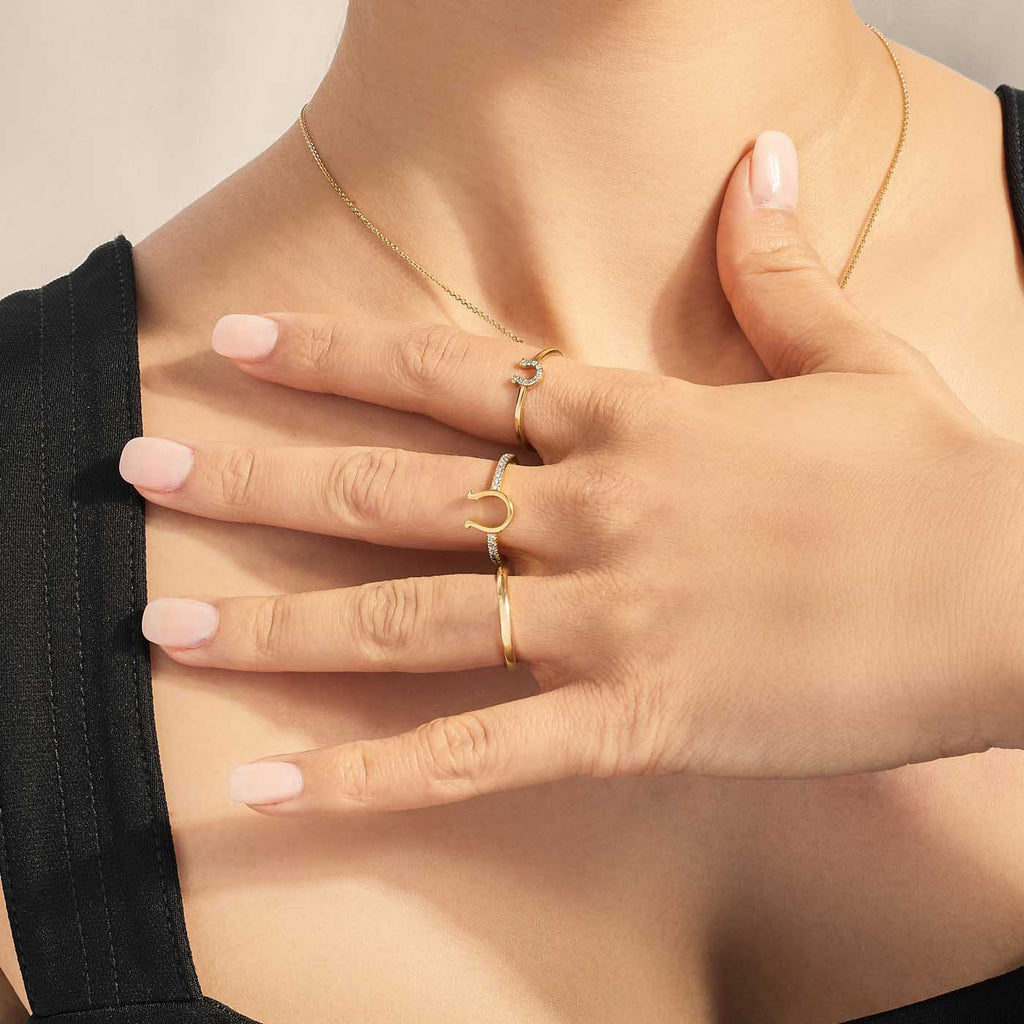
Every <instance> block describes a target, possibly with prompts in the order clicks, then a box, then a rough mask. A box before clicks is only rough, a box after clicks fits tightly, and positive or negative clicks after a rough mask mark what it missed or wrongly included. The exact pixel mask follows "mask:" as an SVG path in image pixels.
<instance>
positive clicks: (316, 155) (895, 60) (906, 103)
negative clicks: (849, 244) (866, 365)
mask: <svg viewBox="0 0 1024 1024" xmlns="http://www.w3.org/2000/svg"><path fill="white" fill-rule="evenodd" d="M867 27H868V28H869V29H870V30H871V31H872V32H874V34H875V35H876V36H878V38H879V39H880V40H881V42H882V45H883V46H884V47H885V49H886V50H887V51H888V54H889V57H890V59H891V60H892V64H893V67H894V68H895V69H896V74H897V76H898V77H899V80H900V91H901V93H902V95H903V123H902V125H901V127H900V137H899V141H898V143H897V144H896V152H895V153H894V154H893V158H892V160H891V161H890V163H889V169H888V170H887V171H886V173H885V178H884V179H883V180H882V185H881V187H880V188H879V190H878V193H877V194H876V196H875V201H874V202H873V203H872V204H871V209H870V211H869V212H868V216H867V220H866V221H865V222H864V227H863V228H862V229H861V232H860V235H859V236H858V238H857V244H856V245H855V246H854V249H853V253H852V254H851V256H850V259H849V261H848V262H847V264H846V267H845V268H844V269H843V272H842V274H841V275H840V277H839V287H840V288H845V287H846V285H847V283H848V282H849V280H850V278H851V277H852V275H853V272H854V270H855V269H856V267H857V264H858V263H859V262H860V258H861V256H862V255H863V253H864V247H865V245H866V244H867V240H868V235H870V234H871V229H872V228H873V227H874V226H875V221H876V220H877V219H878V211H879V210H880V209H881V208H882V201H883V200H884V199H885V195H886V193H887V192H888V191H889V186H890V184H891V183H892V179H893V175H894V174H895V173H896V165H897V164H898V163H899V160H900V157H901V156H902V155H903V150H904V148H905V147H906V144H907V134H908V132H909V130H910V90H909V89H908V88H907V80H906V78H905V77H904V75H903V68H902V67H901V66H900V60H899V57H897V56H896V51H895V50H893V48H892V46H891V45H890V43H889V40H888V39H886V37H885V36H884V35H883V34H882V33H881V32H880V31H879V30H878V29H877V28H875V27H874V26H873V25H868V26H867ZM299 126H300V127H301V129H302V137H303V138H304V139H305V140H306V146H307V147H308V148H309V152H310V153H311V154H312V156H313V159H314V160H315V161H316V165H317V167H319V168H320V171H321V172H322V174H323V176H324V177H325V178H326V179H327V181H328V183H329V184H330V186H331V188H332V189H334V191H335V192H337V193H338V195H339V196H340V197H341V199H342V201H343V202H344V203H345V205H346V206H347V207H348V208H349V209H350V210H351V211H352V212H353V213H354V214H355V215H356V217H358V218H359V220H360V221H361V222H362V223H363V225H364V226H365V227H366V228H367V229H368V230H369V231H370V232H371V233H372V234H374V235H375V236H376V237H377V238H378V239H379V240H380V241H381V242H383V243H384V245H386V246H387V247H388V248H389V249H391V250H392V252H394V253H396V254H397V255H398V256H400V257H401V258H402V259H403V260H405V262H406V263H408V264H409V266H411V267H412V268H413V269H414V270H417V271H419V273H421V274H422V275H423V276H424V277H426V278H428V279H429V280H431V281H433V282H434V284H436V285H437V286H438V288H440V289H441V290H442V291H443V292H445V293H446V294H448V295H450V296H451V297H452V298H453V299H455V301H456V302H459V303H461V304H462V305H463V306H465V307H466V309H468V310H469V311H470V312H471V313H474V314H475V315H476V316H478V317H480V319H481V320H484V321H486V322H487V323H488V324H490V325H491V326H492V327H493V328H494V329H495V330H497V331H500V332H501V333H502V334H504V335H505V337H506V338H511V339H512V340H513V341H517V342H519V344H520V345H521V344H523V339H522V338H520V337H519V335H518V334H516V333H515V331H513V330H511V329H510V328H508V327H506V326H505V325H504V324H503V323H501V322H500V321H498V320H496V319H495V318H494V317H493V316H491V315H490V314H489V313H486V312H484V310H482V309H481V308H480V307H479V306H477V305H475V304H474V303H472V302H470V301H469V299H467V298H465V297H464V296H462V295H460V294H459V293H458V292H457V291H455V289H454V288H450V287H449V286H448V285H446V284H445V283H444V282H443V281H441V280H439V279H438V278H436V277H435V276H434V275H433V274H432V273H430V271H429V270H427V269H426V267H424V266H423V264H421V263H420V262H418V261H417V260H415V259H413V258H412V256H410V255H409V254H408V253H407V252H406V251H405V250H404V249H403V248H402V247H401V246H400V245H399V244H398V243H397V242H395V241H394V240H392V239H391V238H389V237H388V236H387V235H386V234H384V232H383V231H381V229H380V228H379V227H377V225H376V224H374V223H373V221H371V220H370V218H369V217H367V216H366V214H365V213H363V211H362V210H360V209H359V207H358V206H357V205H356V203H355V201H354V200H353V199H352V197H351V196H350V195H349V194H348V193H347V192H346V191H345V190H344V189H343V188H342V187H341V185H339V184H338V182H337V181H336V180H335V178H334V175H333V174H331V172H330V170H329V169H328V167H327V164H325V163H324V160H323V157H322V156H320V151H319V150H318V149H317V148H316V145H315V143H314V142H313V137H312V136H311V135H310V133H309V125H308V124H307V123H306V106H305V105H304V106H303V108H302V110H300V111H299Z"/></svg>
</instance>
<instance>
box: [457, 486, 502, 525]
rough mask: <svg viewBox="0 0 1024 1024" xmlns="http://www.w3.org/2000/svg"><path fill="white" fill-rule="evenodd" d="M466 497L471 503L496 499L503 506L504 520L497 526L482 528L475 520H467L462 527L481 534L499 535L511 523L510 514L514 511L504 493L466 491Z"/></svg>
mask: <svg viewBox="0 0 1024 1024" xmlns="http://www.w3.org/2000/svg"><path fill="white" fill-rule="evenodd" d="M466 497H467V498H469V499H470V500H471V501H479V500H480V499H481V498H498V499H499V500H500V501H501V502H502V503H503V504H504V506H505V518H504V520H503V521H502V522H500V523H499V524H498V525H497V526H484V524H483V523H478V522H477V521H476V520H475V519H467V520H466V521H465V522H464V523H463V524H462V525H463V526H465V527H466V528H467V529H472V530H479V531H480V532H481V533H489V534H494V533H501V531H502V530H504V529H505V527H507V526H508V524H509V523H511V522H512V514H513V513H514V512H515V509H514V508H513V507H512V499H511V498H510V497H509V496H508V495H507V494H506V493H505V492H504V491H496V490H493V489H492V490H489V491H467V492H466Z"/></svg>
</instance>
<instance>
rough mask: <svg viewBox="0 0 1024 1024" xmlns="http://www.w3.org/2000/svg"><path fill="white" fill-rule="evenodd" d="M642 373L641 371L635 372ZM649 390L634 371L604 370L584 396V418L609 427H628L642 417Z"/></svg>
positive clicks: (606, 427)
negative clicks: (609, 371)
mask: <svg viewBox="0 0 1024 1024" xmlns="http://www.w3.org/2000/svg"><path fill="white" fill-rule="evenodd" d="M635 376H636V377H639V376H640V375H639V374H637V375H635ZM645 397H647V391H646V389H645V386H644V385H643V384H640V383H639V381H638V380H636V379H635V378H634V377H633V375H630V374H626V373H620V372H616V373H615V375H614V376H612V375H611V374H607V375H605V374H602V375H601V376H600V377H599V378H598V379H596V380H595V381H593V382H592V383H591V385H590V387H589V388H588V389H587V393H586V395H585V396H584V397H583V402H582V405H583V410H584V412H583V419H584V421H585V422H587V423H588V424H589V425H591V426H595V425H596V426H598V427H600V428H602V429H603V430H605V431H611V430H623V431H624V430H627V429H628V428H629V427H630V426H631V425H632V424H633V423H634V422H635V421H636V420H637V419H639V418H640V417H641V414H642V410H643V407H644V401H643V399H644V398H645Z"/></svg>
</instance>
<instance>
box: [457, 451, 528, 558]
mask: <svg viewBox="0 0 1024 1024" xmlns="http://www.w3.org/2000/svg"><path fill="white" fill-rule="evenodd" d="M515 461H516V454H515V452H505V454H504V455H502V457H501V458H500V459H498V463H497V465H496V466H495V467H494V476H493V477H492V478H491V490H492V491H498V492H500V493H504V492H503V491H502V490H501V481H502V479H503V478H504V476H505V469H506V467H507V466H509V465H510V464H511V463H513V462H515ZM467 525H468V524H467ZM498 532H500V531H498ZM487 554H488V555H490V557H491V561H492V562H493V563H494V564H495V565H501V552H500V551H499V550H498V534H497V533H494V532H492V533H488V534H487Z"/></svg>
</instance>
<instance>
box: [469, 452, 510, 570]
mask: <svg viewBox="0 0 1024 1024" xmlns="http://www.w3.org/2000/svg"><path fill="white" fill-rule="evenodd" d="M515 461H516V457H515V453H514V452H506V453H505V454H504V455H502V457H501V458H500V459H498V464H497V465H496V466H495V467H494V477H493V478H492V480H491V487H490V490H487V491H467V492H466V497H467V498H469V499H470V501H480V499H481V498H497V499H498V500H499V501H500V502H501V503H502V504H503V505H504V506H505V519H504V521H503V522H501V523H499V524H498V525H497V526H484V524H483V523H478V522H477V521H476V520H475V519H467V520H466V521H465V522H464V523H463V524H462V525H463V526H465V527H466V528H467V529H471V530H479V531H480V532H481V533H485V534H487V553H488V554H489V555H490V556H491V561H492V562H494V564H495V565H501V554H500V553H499V551H498V534H499V533H501V532H502V530H504V529H506V528H507V527H508V525H509V524H510V523H511V522H512V517H513V515H515V508H514V507H513V505H512V499H511V498H510V497H509V496H508V495H507V494H506V493H505V492H504V491H503V490H502V489H501V478H502V477H503V476H504V475H505V467H506V466H507V465H508V464H509V463H510V462H515Z"/></svg>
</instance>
